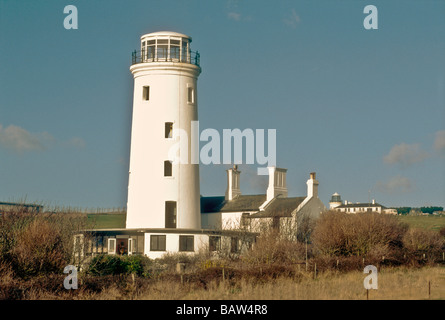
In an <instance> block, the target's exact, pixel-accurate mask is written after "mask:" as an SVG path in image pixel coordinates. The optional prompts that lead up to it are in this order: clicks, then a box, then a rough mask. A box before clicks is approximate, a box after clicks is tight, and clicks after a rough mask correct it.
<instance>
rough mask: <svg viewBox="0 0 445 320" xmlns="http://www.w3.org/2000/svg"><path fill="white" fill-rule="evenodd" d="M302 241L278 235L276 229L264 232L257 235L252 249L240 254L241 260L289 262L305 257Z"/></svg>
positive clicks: (267, 262)
mask: <svg viewBox="0 0 445 320" xmlns="http://www.w3.org/2000/svg"><path fill="white" fill-rule="evenodd" d="M305 255H306V248H305V245H304V244H303V243H300V242H297V241H291V240H287V239H286V238H282V237H279V233H278V232H276V231H269V232H265V233H264V234H262V235H261V236H259V237H258V239H257V241H256V243H255V244H254V245H253V247H252V249H251V250H249V251H248V252H247V253H246V254H245V255H243V256H242V260H243V261H245V262H247V263H249V264H253V265H262V264H266V265H270V264H280V263H281V264H289V263H295V262H297V261H301V260H304V259H305Z"/></svg>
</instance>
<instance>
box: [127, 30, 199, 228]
mask: <svg viewBox="0 0 445 320" xmlns="http://www.w3.org/2000/svg"><path fill="white" fill-rule="evenodd" d="M191 42H192V38H191V37H189V36H186V35H184V34H180V33H176V32H169V31H166V32H155V33H149V34H145V35H143V36H142V37H141V51H140V53H139V52H134V53H133V61H132V65H131V67H130V71H131V72H132V74H133V77H134V97H133V99H134V101H133V116H132V129H131V151H130V170H129V171H130V172H129V182H128V202H127V221H126V227H127V228H167V229H169V228H170V229H199V228H201V214H200V193H199V164H193V163H192V161H191V145H192V144H191V141H190V137H191V122H192V121H197V120H198V95H197V79H198V76H199V74H200V73H201V68H200V66H199V54H198V53H194V52H192V51H191V49H190V43H191ZM178 129H181V130H178ZM180 131H181V132H183V133H186V134H187V140H188V141H186V142H187V143H184V141H181V149H180V151H179V152H180V153H181V155H180V157H181V160H183V159H184V156H185V157H186V159H188V161H187V163H183V162H184V161H182V163H177V164H174V163H172V162H171V161H170V160H172V159H171V157H169V153H170V151H171V150H172V148H174V146H175V145H178V140H177V139H176V138H175V136H176V134H175V133H177V132H180ZM181 139H184V136H181ZM183 146H185V148H183ZM185 153H187V154H185ZM193 162H196V161H193Z"/></svg>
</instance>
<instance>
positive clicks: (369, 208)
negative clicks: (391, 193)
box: [329, 193, 397, 214]
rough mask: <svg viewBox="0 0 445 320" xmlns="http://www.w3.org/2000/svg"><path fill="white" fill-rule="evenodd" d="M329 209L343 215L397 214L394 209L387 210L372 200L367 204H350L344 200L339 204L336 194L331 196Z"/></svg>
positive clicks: (338, 196) (338, 197) (339, 199)
mask: <svg viewBox="0 0 445 320" xmlns="http://www.w3.org/2000/svg"><path fill="white" fill-rule="evenodd" d="M329 208H330V209H331V210H336V211H340V212H345V213H362V212H378V213H385V214H397V210H396V209H392V208H387V207H385V206H383V205H381V204H379V203H377V202H376V201H375V200H374V199H373V200H372V201H371V202H370V203H369V202H368V203H360V202H356V203H352V202H350V201H347V200H345V201H344V203H342V202H341V197H340V195H339V194H338V193H334V194H333V195H332V198H331V201H330V202H329Z"/></svg>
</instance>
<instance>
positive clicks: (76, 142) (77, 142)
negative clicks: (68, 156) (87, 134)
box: [66, 137, 86, 148]
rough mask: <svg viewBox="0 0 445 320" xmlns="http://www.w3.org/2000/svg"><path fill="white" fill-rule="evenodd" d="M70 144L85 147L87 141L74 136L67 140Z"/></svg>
mask: <svg viewBox="0 0 445 320" xmlns="http://www.w3.org/2000/svg"><path fill="white" fill-rule="evenodd" d="M66 144H67V145H68V146H71V147H75V148H84V147H85V145H86V143H85V140H83V139H82V138H78V137H74V138H71V139H70V140H68V141H67V143H66Z"/></svg>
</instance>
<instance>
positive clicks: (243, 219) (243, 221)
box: [241, 212, 250, 229]
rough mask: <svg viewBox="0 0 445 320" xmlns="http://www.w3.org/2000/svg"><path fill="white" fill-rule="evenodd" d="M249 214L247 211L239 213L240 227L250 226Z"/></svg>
mask: <svg viewBox="0 0 445 320" xmlns="http://www.w3.org/2000/svg"><path fill="white" fill-rule="evenodd" d="M249 216H250V214H249V213H248V212H244V213H243V214H242V215H241V228H243V229H246V228H249V227H250V219H249Z"/></svg>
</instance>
